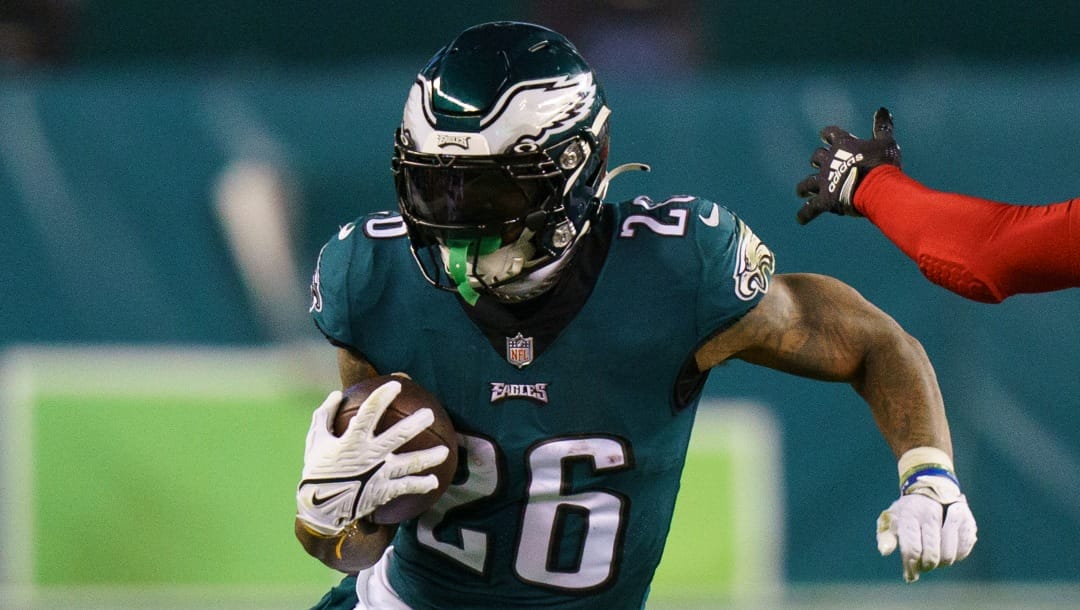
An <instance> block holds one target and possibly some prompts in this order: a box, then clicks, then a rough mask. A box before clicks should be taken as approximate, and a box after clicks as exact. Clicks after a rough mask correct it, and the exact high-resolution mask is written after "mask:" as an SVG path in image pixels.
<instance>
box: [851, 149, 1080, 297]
mask: <svg viewBox="0 0 1080 610" xmlns="http://www.w3.org/2000/svg"><path fill="white" fill-rule="evenodd" d="M855 207H856V208H857V209H858V210H859V211H860V212H861V213H862V214H863V215H865V216H866V217H867V218H869V219H870V221H871V222H873V223H874V224H875V225H877V227H878V228H879V229H881V232H882V233H884V234H885V235H886V236H887V237H888V238H889V239H890V240H891V241H892V242H893V243H894V244H896V245H897V246H898V247H899V248H900V249H901V250H903V252H904V254H907V255H908V256H909V257H911V259H912V260H914V261H915V262H916V263H917V264H918V265H919V270H920V271H922V273H923V275H925V276H926V277H927V278H929V279H930V281H932V282H934V283H935V284H938V285H940V286H943V287H945V288H947V289H949V290H951V291H953V292H955V293H957V294H960V295H961V296H964V297H967V298H969V299H973V300H976V301H983V302H985V303H998V302H1001V301H1002V300H1003V299H1005V298H1006V297H1009V296H1012V295H1014V294H1018V293H1026V292H1049V291H1051V290H1060V289H1063V288H1070V287H1075V286H1080V198H1078V199H1071V200H1069V201H1063V202H1061V203H1054V204H1050V205H1038V206H1030V205H1011V204H1007V203H998V202H995V201H988V200H986V199H979V198H976V197H970V196H968V195H958V194H954V193H943V192H941V191H935V190H932V189H929V188H927V187H925V186H923V185H921V184H919V183H918V182H916V181H914V180H912V179H911V178H909V177H908V176H906V175H904V173H903V172H901V171H900V170H899V169H898V168H896V167H893V166H891V165H883V166H879V167H877V168H875V169H874V170H873V171H871V172H870V173H869V174H867V176H866V178H865V179H864V180H863V182H862V184H860V185H859V189H858V190H857V191H856V194H855Z"/></svg>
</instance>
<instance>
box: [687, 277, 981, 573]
mask: <svg viewBox="0 0 1080 610" xmlns="http://www.w3.org/2000/svg"><path fill="white" fill-rule="evenodd" d="M731 358H738V359H741V360H745V361H747V362H752V363H754V364H759V365H763V366H767V367H769V368H773V369H777V370H780V371H784V372H787V373H792V374H795V375H800V376H804V377H811V378H814V379H820V380H825V381H839V382H846V383H849V384H851V386H852V387H853V388H854V389H855V391H856V392H858V393H859V395H860V396H862V397H863V399H865V400H866V402H867V403H868V404H869V405H870V409H871V412H872V413H873V416H874V419H875V421H876V422H877V425H878V428H879V429H880V430H881V434H882V436H883V437H884V438H885V440H886V442H888V444H889V446H890V447H891V448H892V450H893V453H894V454H895V455H896V456H897V458H898V470H899V471H900V477H901V481H900V482H901V497H900V499H899V500H897V501H896V502H894V503H893V505H892V506H890V508H889V509H888V510H886V511H885V512H883V513H882V517H881V520H879V523H878V527H879V537H878V545H879V549H880V550H881V552H882V553H883V554H888V553H891V552H892V550H893V549H894V548H896V545H897V543H899V546H900V549H901V555H902V558H903V562H904V574H905V578H906V579H908V580H909V581H912V580H915V579H917V578H918V574H919V573H920V572H923V571H927V570H931V569H934V568H935V567H937V566H938V565H948V564H951V563H953V562H955V561H959V560H961V559H963V558H964V557H966V556H967V555H968V553H969V552H970V551H971V547H972V546H973V545H974V543H975V521H974V518H973V517H971V512H970V510H969V509H968V507H967V501H966V499H965V498H964V497H963V495H962V494H960V489H959V484H958V483H956V477H955V475H954V474H953V472H952V470H953V468H952V442H951V440H950V436H949V425H948V421H947V420H946V417H945V408H944V405H943V401H942V397H941V392H940V389H939V387H938V383H937V377H936V375H935V374H934V369H933V367H932V365H931V364H930V361H929V359H928V358H927V355H926V352H925V351H924V350H923V348H922V345H921V344H920V343H919V342H918V341H916V340H915V339H914V338H913V337H911V336H910V335H909V334H907V333H906V332H904V330H903V329H901V328H900V326H899V325H898V324H897V323H896V322H895V321H894V320H893V319H892V318H891V317H889V316H888V315H886V314H885V313H884V312H882V311H881V310H880V309H878V308H877V307H875V306H873V305H872V304H871V303H869V302H868V301H866V300H865V299H864V298H862V297H861V296H860V295H859V294H858V293H857V292H856V291H855V290H854V289H852V288H851V287H850V286H847V285H846V284H844V283H842V282H840V281H839V280H836V279H833V278H829V277H826V276H821V275H810V274H781V275H777V276H774V277H773V282H772V285H771V286H770V288H769V291H768V293H767V294H766V295H765V296H764V297H763V298H762V299H761V301H760V302H759V303H758V304H757V306H756V307H755V308H754V309H752V310H750V311H749V312H748V313H747V314H746V316H744V317H743V318H742V319H741V320H740V321H739V322H737V323H736V324H734V325H733V326H732V327H731V328H729V329H727V330H725V331H724V332H722V333H721V334H719V335H717V336H716V337H714V338H713V339H712V340H710V341H709V342H708V343H706V344H705V345H704V346H703V347H702V348H701V349H700V350H699V351H698V352H697V354H696V359H697V363H698V367H699V368H700V369H701V370H703V371H704V370H707V369H709V368H711V367H713V366H716V365H717V364H720V363H722V362H724V361H726V360H728V359H731Z"/></svg>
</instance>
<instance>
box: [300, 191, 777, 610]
mask: <svg viewBox="0 0 1080 610" xmlns="http://www.w3.org/2000/svg"><path fill="white" fill-rule="evenodd" d="M575 256H576V257H577V260H575V261H574V262H573V264H572V266H571V267H570V268H569V269H568V270H567V273H566V274H564V275H565V277H564V278H562V279H560V283H559V285H557V286H556V287H555V288H554V289H552V291H551V292H550V294H546V295H544V296H543V297H541V303H540V304H539V306H537V305H536V304H533V303H530V304H526V305H524V306H521V305H519V306H515V307H504V306H502V305H500V304H497V303H495V302H494V301H491V300H489V299H488V297H482V298H481V299H480V302H479V303H477V305H476V306H475V307H472V306H469V305H466V304H464V303H463V301H462V299H461V297H459V296H458V295H456V294H454V293H451V292H445V291H439V290H436V289H434V288H433V287H432V286H431V285H430V284H428V283H427V282H426V281H425V280H424V278H423V277H422V275H421V273H420V272H419V270H418V269H417V268H416V262H415V261H414V259H413V257H412V254H411V252H410V249H409V246H408V241H407V237H406V235H405V228H404V225H403V223H402V221H401V218H400V217H399V216H398V215H397V214H396V213H389V212H380V213H375V214H371V215H368V216H365V217H362V218H360V219H358V220H356V221H355V222H354V223H350V224H349V225H346V226H345V227H342V229H341V230H340V231H339V232H338V235H336V236H334V237H333V238H332V239H331V240H330V241H329V242H328V243H327V244H326V246H324V247H323V250H322V251H321V253H320V255H319V262H318V266H317V270H316V273H315V277H314V281H313V284H312V293H313V302H312V313H313V315H314V318H315V321H316V323H317V325H318V327H319V328H320V329H321V330H322V332H323V333H324V334H325V335H326V336H327V338H328V339H329V340H330V341H331V342H332V343H334V344H335V345H339V346H344V347H348V348H350V349H352V350H355V351H356V352H358V353H360V354H362V355H363V356H364V357H365V358H367V359H368V360H369V361H370V362H371V363H372V364H373V365H374V366H375V367H376V368H377V369H378V370H379V371H380V372H384V373H388V372H394V371H404V372H407V373H408V374H410V375H411V376H412V377H413V379H415V380H416V381H417V382H419V383H420V384H421V385H423V386H424V387H426V388H428V389H429V390H431V391H432V392H433V393H434V394H435V395H436V396H438V398H439V399H440V400H441V401H442V403H443V405H445V407H446V409H447V411H448V412H449V413H450V415H451V417H452V419H453V423H454V426H455V429H456V431H457V433H458V437H459V444H460V447H461V450H462V454H461V457H460V458H459V471H458V474H457V477H456V478H455V481H454V483H453V485H452V486H451V488H450V490H449V491H448V492H447V493H446V494H445V495H444V496H443V497H442V498H441V499H440V501H439V502H438V503H437V504H436V505H435V507H433V508H432V509H431V510H430V511H429V512H427V513H425V514H424V515H422V516H421V517H420V518H418V519H416V520H413V521H409V522H406V523H404V524H403V525H402V527H401V528H400V529H399V531H398V534H397V536H396V538H395V539H394V542H393V544H394V556H393V561H392V562H391V566H390V572H389V577H390V583H391V585H392V586H393V587H394V589H395V591H396V592H397V593H398V595H400V596H401V598H402V599H403V600H404V601H405V602H406V603H408V604H410V605H411V606H412V607H414V608H510V607H522V606H555V607H565V608H589V609H590V610H596V609H598V608H605V609H607V608H639V607H642V606H643V605H644V603H645V600H646V598H647V595H648V588H649V582H650V580H651V579H652V576H653V572H654V570H655V569H656V566H657V564H658V563H659V561H660V557H661V554H662V551H663V548H664V542H665V538H666V536H667V533H668V528H669V525H670V522H671V516H672V512H673V510H674V507H675V497H676V494H677V493H678V489H679V479H680V474H681V471H682V468H683V463H684V460H685V457H686V447H687V443H688V440H689V436H690V428H691V425H692V423H693V418H694V412H695V409H696V405H697V400H698V397H699V393H700V388H701V385H702V384H703V383H704V380H705V379H704V375H702V374H699V373H697V371H696V368H695V367H694V365H693V354H694V352H695V351H696V349H697V348H698V347H699V346H700V345H701V344H702V343H703V342H704V341H706V340H707V339H709V338H710V337H712V336H714V335H715V334H716V333H718V332H720V331H722V330H724V329H725V328H727V327H729V326H730V325H731V324H733V323H734V322H736V321H737V320H739V319H740V318H741V317H742V316H743V315H745V314H746V313H747V312H748V311H749V310H750V309H752V308H753V307H754V306H755V305H756V304H757V302H758V301H759V300H760V299H761V298H762V296H763V295H764V294H765V292H766V291H767V290H768V285H769V281H770V278H771V276H772V272H773V268H774V261H773V256H772V253H771V252H770V251H769V250H768V248H767V247H766V246H765V245H764V244H762V243H761V242H760V241H759V240H758V239H757V238H756V237H755V236H754V235H753V233H752V232H751V231H750V230H749V229H748V228H747V227H746V225H745V224H744V223H743V222H742V221H741V220H739V219H738V218H737V217H736V216H735V215H734V214H732V213H731V212H730V211H728V210H727V209H725V208H724V207H722V206H719V205H717V204H715V203H713V202H711V201H707V200H703V199H698V198H693V197H676V198H672V199H669V200H667V201H663V202H654V201H651V200H650V199H648V198H646V197H638V198H637V199H634V200H632V201H627V202H623V203H619V204H605V205H603V206H602V207H601V214H600V218H599V219H598V221H597V222H596V226H594V227H593V230H592V232H591V233H590V236H589V239H586V240H584V243H583V244H582V247H581V249H580V250H579V251H578V252H577V253H576V254H575ZM352 601H353V603H355V598H353V600H352Z"/></svg>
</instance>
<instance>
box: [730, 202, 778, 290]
mask: <svg viewBox="0 0 1080 610" xmlns="http://www.w3.org/2000/svg"><path fill="white" fill-rule="evenodd" d="M738 228H739V238H738V239H739V247H738V252H737V253H736V257H737V260H736V262H735V272H734V273H733V274H732V277H733V278H734V279H735V296H736V297H738V298H739V299H740V300H743V301H749V300H751V299H753V298H754V297H756V296H758V295H761V294H765V293H766V292H768V291H769V281H770V280H771V279H772V275H773V271H775V270H776V257H775V256H774V255H773V253H772V250H769V247H768V246H766V245H765V244H764V243H762V241H761V240H760V239H759V238H758V236H757V235H754V232H753V231H751V230H750V227H748V226H746V224H745V223H744V222H742V221H741V220H740V221H738Z"/></svg>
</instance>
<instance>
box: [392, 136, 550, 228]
mask: <svg viewBox="0 0 1080 610" xmlns="http://www.w3.org/2000/svg"><path fill="white" fill-rule="evenodd" d="M458 159H461V158H460V157H459V158H458ZM549 163H550V162H549ZM549 167H551V166H550V165H549ZM515 170H521V171H515ZM538 170H539V166H538V165H537V164H535V162H534V163H533V164H531V165H526V164H522V165H516V164H515V165H511V164H504V163H497V162H494V161H491V162H470V163H455V164H451V165H434V164H429V163H417V162H409V161H404V162H402V163H400V164H399V165H398V171H399V172H400V176H399V179H400V180H401V181H402V183H401V185H400V186H401V187H403V188H400V189H399V192H400V193H401V195H402V197H403V202H402V203H403V205H404V207H405V209H406V212H407V213H408V214H409V215H410V216H411V217H412V220H413V221H415V222H417V223H418V224H421V225H423V226H425V227H426V228H428V229H434V230H436V231H437V232H439V233H443V234H444V236H450V235H451V234H459V235H461V236H462V237H465V236H467V235H474V236H483V235H500V236H502V237H503V239H504V243H505V242H506V241H507V240H509V239H513V238H516V235H510V233H520V228H521V226H522V223H523V222H524V220H525V217H526V216H528V215H529V214H530V213H532V212H535V211H537V210H542V209H544V208H545V206H546V205H547V204H548V203H549V202H550V201H552V199H553V198H555V197H557V196H558V192H559V189H560V187H559V183H560V182H561V180H560V179H561V174H560V173H559V172H558V171H557V170H556V171H554V172H547V173H545V172H542V171H538Z"/></svg>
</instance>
